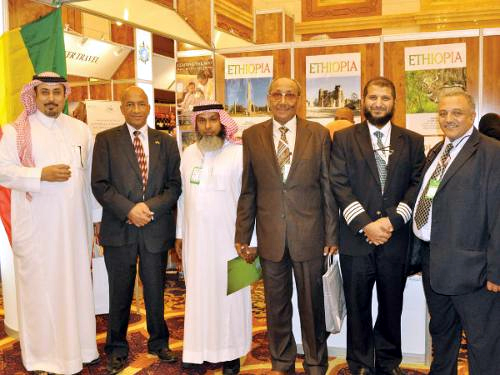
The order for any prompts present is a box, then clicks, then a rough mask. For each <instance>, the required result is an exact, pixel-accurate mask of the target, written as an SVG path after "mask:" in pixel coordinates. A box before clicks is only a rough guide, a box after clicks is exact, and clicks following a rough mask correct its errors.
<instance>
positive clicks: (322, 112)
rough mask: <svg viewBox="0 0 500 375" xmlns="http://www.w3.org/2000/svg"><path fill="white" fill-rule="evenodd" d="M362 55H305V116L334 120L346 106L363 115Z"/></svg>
mask: <svg viewBox="0 0 500 375" xmlns="http://www.w3.org/2000/svg"><path fill="white" fill-rule="evenodd" d="M360 105H361V54H360V53H339V54H333V55H317V56H306V116H307V117H308V118H329V119H331V118H333V117H334V116H335V111H336V110H337V109H338V108H342V107H345V106H348V107H350V108H351V109H352V110H353V111H354V115H355V116H359V115H360Z"/></svg>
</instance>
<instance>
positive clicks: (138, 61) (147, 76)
mask: <svg viewBox="0 0 500 375" xmlns="http://www.w3.org/2000/svg"><path fill="white" fill-rule="evenodd" d="M135 45H136V46H137V51H136V54H135V66H136V73H137V74H136V78H137V79H139V80H144V81H152V80H153V59H152V48H151V46H152V39H151V33H150V32H149V31H145V30H141V29H135Z"/></svg>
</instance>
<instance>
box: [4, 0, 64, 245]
mask: <svg viewBox="0 0 500 375" xmlns="http://www.w3.org/2000/svg"><path fill="white" fill-rule="evenodd" d="M46 71H52V72H56V73H58V74H59V75H61V76H64V77H66V57H65V52H64V33H63V28H62V18H61V8H58V9H56V10H55V11H53V12H51V13H49V14H47V15H46V16H44V17H42V18H40V19H38V20H36V21H34V22H32V23H29V24H27V25H24V26H22V27H21V28H17V29H14V30H11V31H8V32H6V33H4V34H3V35H2V36H0V80H1V82H2V84H1V85H0V126H1V125H4V124H7V123H12V122H14V120H15V119H16V118H17V116H19V114H20V113H21V112H22V111H23V106H22V104H21V100H20V93H21V89H22V88H23V86H24V85H25V84H26V83H28V82H30V81H31V80H32V78H33V75H34V74H38V73H42V72H46ZM1 137H2V130H1V128H0V138H1ZM0 217H1V219H2V221H3V223H4V226H5V229H6V231H7V234H8V235H9V238H11V237H10V195H9V192H8V190H7V189H5V188H3V187H0Z"/></svg>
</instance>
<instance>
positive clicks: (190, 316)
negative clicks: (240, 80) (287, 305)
mask: <svg viewBox="0 0 500 375" xmlns="http://www.w3.org/2000/svg"><path fill="white" fill-rule="evenodd" d="M192 123H193V124H194V125H195V127H196V129H197V130H198V140H197V142H196V143H194V144H192V145H191V146H189V147H187V148H186V150H185V151H184V153H183V154H182V158H181V166H180V169H181V177H182V195H181V197H180V198H179V202H178V214H177V236H176V238H177V239H176V250H177V253H178V255H179V256H180V257H182V263H183V268H184V276H185V280H186V310H185V318H184V349H183V355H182V360H183V367H185V368H186V367H193V366H195V365H196V364H201V363H203V362H204V361H207V362H214V363H215V362H223V374H237V373H239V371H240V357H242V356H244V355H245V354H246V353H248V351H249V350H250V346H251V342H252V304H251V296H250V287H246V288H244V289H241V290H239V291H237V292H235V293H233V294H230V295H227V261H228V260H231V259H233V258H235V257H237V256H238V254H237V253H236V250H235V248H234V244H233V242H234V232H235V221H236V206H237V203H238V197H239V195H240V190H241V172H242V168H243V159H242V158H243V156H242V147H241V145H240V144H239V142H238V141H237V140H236V138H235V133H236V132H237V130H238V126H237V125H236V123H235V122H234V120H233V119H231V117H230V116H229V115H228V114H227V112H225V111H224V110H223V106H222V105H220V104H217V103H215V102H213V101H209V102H202V103H200V104H199V105H197V106H195V107H193V116H192ZM253 245H254V246H255V244H253Z"/></svg>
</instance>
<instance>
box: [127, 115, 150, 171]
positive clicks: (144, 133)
mask: <svg viewBox="0 0 500 375" xmlns="http://www.w3.org/2000/svg"><path fill="white" fill-rule="evenodd" d="M127 128H128V131H129V133H130V138H131V139H132V144H134V138H135V135H134V132H135V131H136V130H139V131H140V132H141V134H139V139H140V140H141V143H142V148H143V150H144V155H146V166H147V168H148V173H149V141H148V125H147V124H146V125H144V126H143V127H142V128H140V129H136V128H134V127H133V126H130V125H129V124H127Z"/></svg>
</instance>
